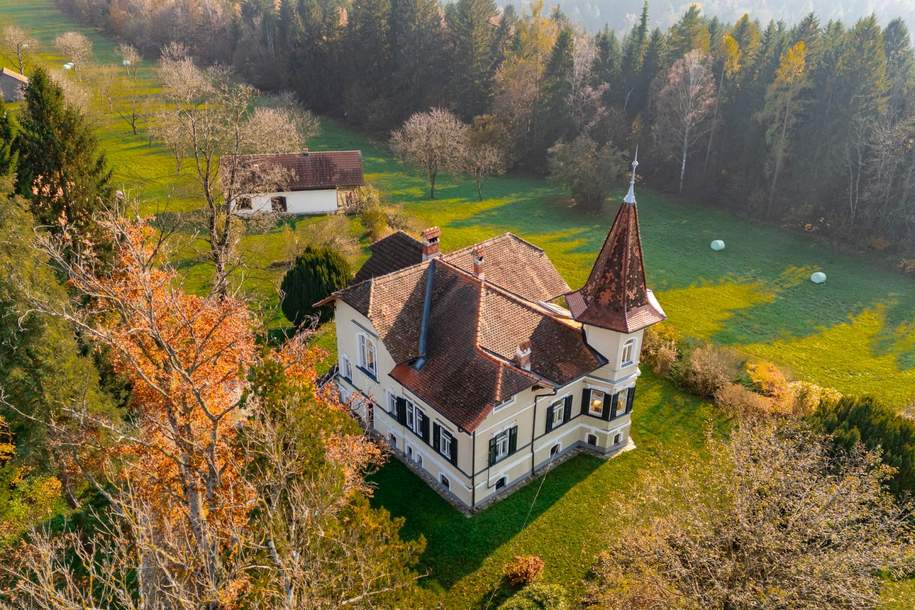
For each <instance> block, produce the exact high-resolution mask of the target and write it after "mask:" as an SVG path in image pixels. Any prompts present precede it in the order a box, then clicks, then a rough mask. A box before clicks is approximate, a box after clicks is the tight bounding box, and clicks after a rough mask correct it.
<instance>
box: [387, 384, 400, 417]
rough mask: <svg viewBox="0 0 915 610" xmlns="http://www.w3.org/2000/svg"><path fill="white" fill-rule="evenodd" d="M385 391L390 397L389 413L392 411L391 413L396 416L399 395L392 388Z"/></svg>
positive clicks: (388, 397)
mask: <svg viewBox="0 0 915 610" xmlns="http://www.w3.org/2000/svg"><path fill="white" fill-rule="evenodd" d="M384 393H385V394H386V395H387V399H388V413H390V414H391V415H393V416H394V417H395V418H396V417H397V396H396V395H395V394H394V392H392V391H390V390H385V391H384Z"/></svg>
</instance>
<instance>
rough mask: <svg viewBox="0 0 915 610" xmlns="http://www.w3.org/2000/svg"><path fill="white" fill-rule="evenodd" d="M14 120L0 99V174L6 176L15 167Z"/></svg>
mask: <svg viewBox="0 0 915 610" xmlns="http://www.w3.org/2000/svg"><path fill="white" fill-rule="evenodd" d="M15 138H16V120H15V119H14V118H13V116H12V115H11V114H10V113H9V112H7V110H6V106H4V104H3V100H0V176H8V175H9V174H10V172H12V171H13V170H14V169H15V168H16V152H15V150H14V144H15Z"/></svg>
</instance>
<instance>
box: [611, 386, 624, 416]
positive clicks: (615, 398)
mask: <svg viewBox="0 0 915 610" xmlns="http://www.w3.org/2000/svg"><path fill="white" fill-rule="evenodd" d="M619 403H620V393H619V392H617V393H616V394H614V395H613V402H612V403H610V418H611V419H613V418H614V417H616V416H617V415H622V413H619Z"/></svg>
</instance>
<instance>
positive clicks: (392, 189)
mask: <svg viewBox="0 0 915 610" xmlns="http://www.w3.org/2000/svg"><path fill="white" fill-rule="evenodd" d="M5 23H16V24H17V25H19V26H20V27H22V28H24V29H27V30H29V31H30V32H31V33H32V35H33V36H35V37H36V38H38V39H39V41H40V42H41V44H42V50H41V53H40V54H39V55H38V56H37V57H36V61H38V62H41V63H43V64H45V65H48V66H51V67H59V66H61V65H62V64H63V63H64V62H65V61H66V60H65V59H64V58H61V57H59V56H57V55H56V54H55V52H54V49H53V46H52V41H53V39H54V38H55V37H56V36H57V35H59V34H60V33H62V32H65V31H70V30H78V31H82V32H84V33H86V34H87V35H88V36H90V37H91V38H92V40H93V42H94V44H95V59H96V62H97V63H100V64H119V62H120V60H119V58H117V56H116V54H115V51H114V49H115V43H114V42H113V41H112V40H111V39H109V38H107V37H106V36H105V35H103V34H102V33H99V32H96V31H93V30H91V29H88V28H85V27H81V26H79V25H77V24H75V23H73V22H72V21H71V20H69V19H68V18H67V17H66V16H65V15H63V14H62V13H61V12H60V11H59V10H58V9H57V8H56V7H55V5H54V3H53V1H52V0H0V25H2V24H5ZM2 59H3V62H4V65H7V66H13V65H14V64H13V62H12V61H10V59H9V58H2ZM87 85H88V82H87ZM131 86H132V87H135V88H136V90H137V91H138V92H141V93H142V95H143V96H144V98H145V101H146V104H147V107H148V108H150V109H155V108H156V107H158V106H159V105H160V104H161V101H160V100H159V98H158V93H159V87H158V83H157V81H156V75H155V71H154V70H153V65H152V64H151V63H148V62H147V63H145V64H144V65H143V66H142V67H141V68H140V70H139V71H138V77H137V78H136V80H135V82H134V83H133V84H132V85H131ZM118 103H119V102H118V100H115V106H117V104H118ZM94 106H95V107H96V109H95V110H94V111H93V112H92V113H91V116H92V117H93V120H94V121H95V123H96V126H97V130H98V134H99V138H100V140H101V144H102V146H103V148H104V150H105V152H106V154H107V156H108V160H109V163H110V164H111V166H112V167H113V169H114V182H115V183H116V186H117V187H118V188H120V189H122V190H124V191H125V192H126V193H128V194H129V195H130V196H131V198H135V199H136V200H137V201H139V205H140V211H141V213H142V214H144V215H157V214H182V215H189V216H190V215H192V214H193V212H194V211H195V210H196V209H198V208H199V207H200V202H199V199H198V196H197V193H196V190H195V187H194V181H193V178H192V176H191V174H190V167H189V166H188V165H187V164H185V166H184V167H183V168H182V169H181V170H180V171H177V165H176V162H175V160H174V158H173V157H172V156H171V155H170V154H169V152H168V151H167V150H165V149H164V148H162V147H161V146H159V145H158V144H156V143H155V142H152V141H151V140H150V138H149V136H148V133H147V132H146V129H145V126H142V125H141V129H140V133H139V134H138V135H134V134H133V133H132V131H131V129H130V127H129V125H128V124H127V123H126V122H125V121H124V120H123V119H121V118H119V117H118V116H116V113H111V112H108V111H105V110H104V109H103V108H100V107H99V106H100V105H99V104H97V103H96V104H94ZM311 147H312V149H315V150H334V149H349V148H358V149H361V150H362V151H363V156H364V159H365V170H366V177H367V179H368V181H369V182H371V183H372V184H374V185H375V186H377V187H378V188H379V189H381V191H382V192H383V194H384V196H385V199H386V201H387V202H388V203H390V204H392V205H397V206H400V207H401V209H402V212H403V214H405V215H406V216H407V217H409V218H410V219H411V222H412V223H413V224H414V225H415V226H417V227H421V226H425V225H432V224H435V225H439V226H441V227H442V229H443V238H442V244H443V248H444V249H445V250H450V249H454V248H458V247H462V246H465V245H468V244H471V243H473V242H476V241H479V240H482V239H485V238H487V237H490V236H492V235H494V234H498V233H502V232H506V231H511V232H514V233H516V234H518V235H519V236H521V237H523V238H525V239H527V240H530V241H532V242H533V243H535V244H537V245H539V246H541V247H543V248H544V249H545V250H546V251H547V253H548V254H549V256H550V258H551V259H552V261H553V262H554V264H555V265H556V266H557V267H558V269H559V270H560V272H561V273H562V274H563V275H564V277H565V278H566V280H567V281H568V282H569V284H570V285H571V286H573V287H575V286H577V285H580V284H581V282H583V281H584V279H585V278H586V276H587V274H588V271H589V270H590V266H591V263H592V261H593V259H594V257H595V255H596V253H597V251H598V249H599V248H600V245H601V243H602V242H603V239H604V237H605V235H606V232H607V229H608V227H609V225H610V223H611V222H612V219H613V215H614V213H615V210H616V203H610V204H608V205H607V206H606V208H605V209H604V210H603V212H602V213H600V214H597V215H590V214H583V213H581V212H579V211H578V210H576V209H574V208H572V207H570V205H569V200H568V195H567V193H565V192H564V191H563V190H562V189H559V188H557V187H556V186H554V185H551V184H550V183H548V182H546V181H543V180H539V179H532V178H525V177H516V176H508V177H500V178H495V179H492V180H489V181H487V182H486V183H485V185H484V196H485V198H484V200H483V201H477V199H476V193H475V191H474V187H473V185H472V184H471V183H470V182H469V181H464V180H458V179H454V178H452V177H448V176H446V177H444V178H443V179H442V182H441V185H440V189H438V191H439V196H438V198H437V199H435V200H429V199H428V198H427V197H428V196H427V191H426V185H425V181H424V179H423V177H422V176H421V175H419V174H418V173H416V172H413V171H410V170H409V169H407V168H405V167H404V166H403V165H402V164H400V163H399V162H397V161H396V160H395V159H393V158H392V156H391V155H390V153H389V152H388V151H387V149H386V148H385V146H384V145H383V143H379V142H376V141H373V140H371V139H369V138H367V137H366V136H364V135H362V134H359V133H356V132H353V131H352V130H349V129H346V128H344V127H343V126H341V125H339V124H337V123H335V122H334V121H332V120H324V121H323V125H322V132H321V134H320V135H319V136H318V137H317V138H315V139H314V141H312V142H311ZM650 163H651V160H650V159H643V164H646V165H647V164H650ZM649 187H650V185H640V186H639V189H638V196H639V213H640V217H641V228H642V240H643V246H644V249H645V264H646V270H647V273H648V278H649V283H650V285H651V286H652V287H653V288H654V289H655V291H656V293H657V294H658V298H659V300H660V301H661V304H662V305H663V307H664V308H665V310H666V312H667V314H668V316H669V318H670V324H672V325H673V326H675V327H676V328H677V329H678V330H679V331H680V332H681V333H682V334H684V335H689V336H693V337H696V338H699V339H707V340H711V341H715V342H718V343H722V344H726V345H731V346H733V347H735V348H736V349H738V350H740V351H741V352H742V353H743V354H745V355H746V356H747V357H749V358H762V359H767V360H772V361H773V362H776V363H778V364H779V365H781V366H782V367H784V368H786V369H787V370H789V371H790V372H791V374H792V375H793V376H795V377H796V378H799V379H805V380H809V381H813V382H816V383H819V384H821V385H827V386H833V387H835V388H837V389H839V390H841V391H843V392H846V393H862V394H863V393H870V394H873V395H875V396H877V397H879V398H880V399H881V400H883V401H885V402H887V403H888V404H891V405H893V406H895V407H897V408H900V409H901V408H904V407H905V406H906V405H909V404H910V403H911V402H912V400H913V399H915V282H913V280H912V279H910V278H906V277H904V276H902V275H900V274H898V273H896V272H894V271H893V270H891V269H888V268H886V267H884V266H883V265H882V264H881V263H879V262H877V261H876V260H871V259H869V258H868V257H866V256H862V255H852V254H847V253H843V252H841V251H839V250H837V249H835V248H833V247H831V246H829V245H828V244H825V243H823V242H821V241H817V240H815V239H812V238H811V237H810V236H805V235H799V234H794V233H791V232H786V231H782V230H779V229H777V228H775V227H771V226H766V225H760V224H754V223H750V222H748V221H747V220H745V219H742V218H738V217H735V216H733V215H730V214H728V213H725V212H722V211H720V210H717V209H714V208H711V207H707V206H705V205H703V204H702V202H699V201H693V200H685V199H678V198H673V197H669V196H666V195H662V194H660V193H657V192H655V191H652V190H651V189H650V188H649ZM623 188H624V185H623V184H620V185H617V188H616V189H615V192H614V197H613V199H614V201H615V200H618V199H619V198H620V197H621V196H622V194H623ZM322 222H326V220H325V219H321V218H310V219H298V220H291V221H289V222H286V223H283V224H282V225H281V226H277V227H275V228H272V229H269V230H267V231H265V232H258V233H249V234H247V235H245V236H244V237H242V240H241V243H240V247H241V251H242V258H243V260H244V263H245V266H244V268H243V270H242V271H241V272H240V273H239V274H238V275H237V276H236V278H235V281H236V282H237V287H238V288H239V290H240V291H241V292H242V293H244V294H246V295H247V296H248V297H250V298H251V299H252V302H253V303H254V304H256V306H258V307H260V308H261V309H262V310H263V312H264V315H265V320H266V323H267V325H268V326H269V327H271V328H282V327H284V326H285V324H286V323H285V321H284V320H283V318H282V314H281V313H279V311H278V307H277V286H278V284H279V280H280V278H281V275H282V273H283V263H284V262H285V261H286V260H288V259H289V257H290V248H291V247H293V246H294V244H295V243H296V242H295V237H296V236H300V237H304V236H307V234H308V232H309V231H312V230H313V229H314V226H315V225H316V224H318V223H322ZM347 226H348V230H349V231H350V232H351V234H352V235H353V236H354V237H356V238H358V239H359V240H360V245H361V247H362V256H363V257H364V256H366V255H367V246H368V240H367V238H366V237H365V235H364V232H363V229H362V227H361V225H360V223H359V221H358V219H350V220H349V221H348V224H347ZM713 239H723V240H725V241H726V242H727V248H726V249H725V250H724V251H723V252H719V253H715V252H712V251H711V250H710V249H709V242H710V241H711V240H713ZM204 254H205V244H204V243H203V242H202V240H200V239H199V237H198V236H197V235H195V234H194V233H193V232H190V231H185V232H184V233H182V234H179V235H178V239H177V241H176V243H175V251H174V255H173V262H174V264H175V265H176V266H177V268H178V269H179V270H180V272H181V274H182V276H183V278H184V280H185V283H186V286H187V288H188V289H190V290H193V291H196V292H205V291H206V290H207V289H208V282H209V278H210V267H209V264H208V263H207V262H206V259H205V256H204ZM817 270H822V271H824V272H826V273H827V275H828V276H829V280H828V281H827V283H826V284H824V285H821V286H814V285H813V284H811V283H810V282H809V281H808V279H807V278H808V277H809V275H810V273H811V272H813V271H817ZM319 341H320V343H321V344H322V345H323V346H325V347H326V348H327V349H328V350H329V351H330V352H333V350H334V340H333V324H332V323H331V324H329V325H326V326H325V327H324V328H322V329H321V334H320V337H319ZM331 361H332V358H329V360H328V362H331ZM708 426H712V427H714V428H715V429H719V430H720V429H723V427H724V426H725V423H724V422H722V421H721V419H720V418H719V417H718V416H717V415H716V413H715V411H714V410H713V408H712V407H711V406H710V405H708V404H706V403H703V402H701V401H698V400H696V399H694V398H692V397H689V396H686V395H684V394H682V393H680V392H679V391H677V390H676V389H675V388H673V387H672V386H670V385H669V384H668V383H667V382H665V381H663V380H659V379H657V378H654V377H653V376H652V375H650V374H648V373H646V374H645V376H644V377H643V380H642V382H641V385H640V393H639V400H638V405H637V408H636V410H635V412H634V428H633V434H632V436H633V439H634V440H635V442H636V443H637V445H638V450H637V451H633V452H630V453H627V454H624V455H622V456H620V457H618V458H615V459H613V460H611V461H609V462H603V461H600V460H597V459H595V458H590V457H576V458H573V459H572V460H570V461H569V462H566V463H564V464H562V465H560V466H558V467H556V468H555V469H554V470H552V471H550V472H548V473H547V474H546V475H545V477H543V478H541V479H538V480H536V481H534V482H533V483H532V484H530V485H528V486H527V487H526V488H524V489H522V490H520V491H519V492H517V493H516V494H514V495H513V496H511V497H510V498H509V499H507V500H505V501H503V502H501V503H499V504H497V505H495V506H493V507H492V508H490V509H488V510H486V511H484V512H483V513H482V514H480V515H478V516H475V517H473V518H469V519H468V518H466V517H464V516H463V515H461V514H459V513H458V512H457V511H455V510H454V509H452V508H451V507H450V506H449V505H447V504H446V503H445V502H444V501H442V500H441V499H440V498H439V497H438V496H437V495H436V494H435V493H433V492H432V491H431V490H429V489H428V488H427V487H426V486H425V485H424V484H423V483H422V482H421V481H420V480H419V479H418V478H416V477H415V476H414V475H412V474H411V473H409V471H407V470H406V469H405V468H404V467H402V466H401V465H400V464H398V463H396V462H392V463H389V464H388V465H386V466H385V467H384V468H382V469H381V470H380V471H379V472H378V473H376V474H375V475H373V481H374V482H375V483H376V485H377V490H376V493H375V498H374V502H375V503H376V504H377V505H379V506H383V507H385V508H387V509H388V510H390V511H391V512H392V513H393V514H395V515H397V516H402V517H404V518H405V525H404V529H403V533H404V535H405V536H406V537H410V538H413V537H418V536H424V537H425V538H426V540H427V542H428V548H427V551H426V553H425V555H424V556H423V559H422V565H421V569H422V570H424V571H425V572H426V573H427V575H428V576H427V578H426V582H427V583H428V586H429V587H431V588H433V589H436V590H438V591H440V592H441V593H442V594H443V599H444V601H445V604H446V605H447V606H449V607H454V608H468V607H486V606H490V607H491V606H492V605H494V604H495V603H496V602H497V601H498V600H499V599H500V595H501V593H500V591H499V590H498V588H497V585H498V582H499V576H500V573H501V569H502V565H503V564H504V563H505V562H506V561H507V560H508V559H510V558H511V557H512V556H513V555H515V554H522V553H524V554H527V553H536V554H539V555H541V556H542V557H543V558H544V560H545V561H546V566H547V568H546V576H547V579H548V580H549V581H553V582H559V583H562V584H564V585H566V586H568V587H572V588H575V587H580V583H581V581H582V578H583V577H584V576H585V575H586V573H587V570H588V568H589V567H590V565H591V563H592V562H593V558H594V556H595V555H596V553H597V552H598V551H599V550H601V549H603V548H608V547H609V546H611V545H612V544H613V543H614V540H615V536H617V535H618V534H619V531H620V529H621V527H622V525H623V524H622V523H620V522H619V519H617V518H615V516H614V510H613V507H614V506H615V505H616V504H617V503H618V502H624V501H630V500H629V499H630V498H631V497H633V491H634V489H635V488H636V487H635V486H636V485H637V484H638V481H639V477H640V476H641V474H642V473H644V472H646V469H647V468H676V467H677V464H678V463H682V461H683V460H690V459H701V448H702V445H703V439H704V435H705V433H706V429H707V428H708ZM894 589H895V590H897V591H899V592H908V593H909V599H911V596H915V590H913V587H912V582H911V581H910V582H909V583H907V584H905V583H903V584H900V585H896V586H895V587H894ZM899 607H905V606H904V605H903V606H899Z"/></svg>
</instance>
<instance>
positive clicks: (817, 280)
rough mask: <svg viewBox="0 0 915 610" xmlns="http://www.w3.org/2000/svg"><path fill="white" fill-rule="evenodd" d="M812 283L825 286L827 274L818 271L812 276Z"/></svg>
mask: <svg viewBox="0 0 915 610" xmlns="http://www.w3.org/2000/svg"><path fill="white" fill-rule="evenodd" d="M810 281H811V282H813V283H814V284H825V283H826V274H825V273H823V272H822V271H816V272H814V273H811V274H810Z"/></svg>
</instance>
